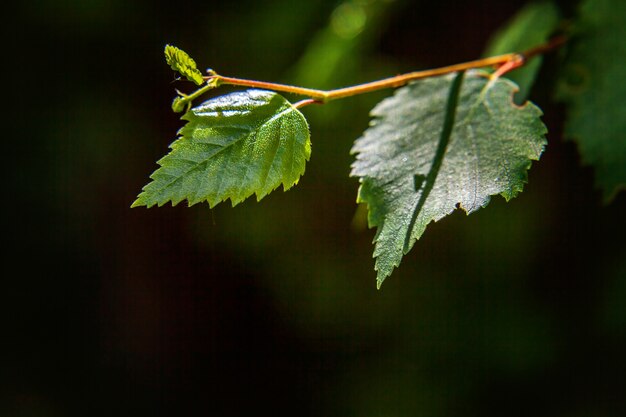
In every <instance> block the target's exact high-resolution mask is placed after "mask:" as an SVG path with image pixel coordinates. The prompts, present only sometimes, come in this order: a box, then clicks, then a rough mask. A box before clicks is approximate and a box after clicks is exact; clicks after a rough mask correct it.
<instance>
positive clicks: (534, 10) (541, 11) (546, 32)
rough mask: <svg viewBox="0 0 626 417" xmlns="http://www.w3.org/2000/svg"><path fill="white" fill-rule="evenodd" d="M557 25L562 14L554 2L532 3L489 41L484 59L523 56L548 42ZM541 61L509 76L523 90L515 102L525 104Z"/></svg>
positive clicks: (537, 59) (536, 61) (539, 58)
mask: <svg viewBox="0 0 626 417" xmlns="http://www.w3.org/2000/svg"><path fill="white" fill-rule="evenodd" d="M558 24H559V12H558V9H557V7H556V6H555V5H554V4H553V3H552V2H550V1H541V2H536V3H529V4H527V5H526V6H525V7H524V8H522V9H521V10H520V11H519V12H518V13H517V14H516V15H515V16H514V17H513V18H512V19H511V20H510V21H509V22H508V23H507V24H506V26H505V27H503V28H502V29H500V30H499V31H498V32H496V34H495V35H494V36H493V37H492V38H491V40H490V41H489V45H488V46H487V48H486V50H485V54H484V55H485V56H493V55H501V54H506V53H510V52H523V51H525V50H526V49H529V48H532V47H534V46H537V45H539V44H541V43H544V42H546V41H547V40H548V39H549V38H550V35H551V34H552V32H553V31H554V30H555V28H556V27H557V25H558ZM541 61H542V57H541V56H535V57H533V58H531V59H530V60H529V61H528V62H527V63H526V64H524V65H523V66H522V67H520V68H516V69H514V70H513V71H511V72H509V73H507V78H509V79H510V80H511V81H513V82H515V83H516V84H517V85H518V86H519V88H520V92H519V93H517V94H516V96H515V99H516V100H519V101H524V100H525V99H526V97H527V96H528V93H529V92H530V89H531V88H532V86H533V83H534V82H535V77H536V76H537V73H538V72H539V68H540V67H541Z"/></svg>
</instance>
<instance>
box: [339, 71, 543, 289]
mask: <svg viewBox="0 0 626 417" xmlns="http://www.w3.org/2000/svg"><path fill="white" fill-rule="evenodd" d="M488 77H489V75H488V74H487V73H485V72H482V71H469V72H467V73H466V74H465V75H463V73H459V74H450V75H446V76H442V77H436V78H428V79H425V80H422V81H419V82H414V83H412V84H410V85H408V86H406V87H403V88H400V89H398V90H397V91H396V93H395V95H394V96H392V97H390V98H387V99H385V100H383V101H382V102H380V103H379V104H378V105H377V106H376V107H375V108H374V109H373V110H372V113H371V114H372V116H373V117H374V119H373V120H372V121H371V123H370V127H369V128H368V129H367V130H366V131H365V133H364V134H363V136H361V137H360V138H359V139H357V140H356V142H355V144H354V147H353V148H352V153H355V154H356V161H355V162H354V163H353V165H352V173H351V175H353V176H357V177H359V178H360V182H361V186H360V188H359V195H358V199H357V201H358V202H365V203H367V205H368V209H369V215H368V223H369V225H370V227H374V226H376V227H377V231H376V236H375V238H374V243H375V248H374V257H375V258H376V270H377V271H378V277H377V283H378V287H380V285H381V284H382V282H383V281H384V280H385V278H386V277H388V276H389V275H390V274H391V272H392V271H393V269H394V268H395V267H397V266H398V265H399V264H400V260H401V259H402V256H403V255H404V254H406V253H407V252H408V251H409V250H410V249H411V247H412V246H413V244H414V243H415V241H416V240H417V239H419V238H420V236H421V235H422V233H423V232H424V230H425V229H426V226H427V225H428V223H430V222H431V221H437V220H439V219H441V218H442V217H444V216H446V215H448V214H450V213H451V212H452V211H453V210H454V209H455V208H457V207H460V208H462V209H463V210H465V211H466V212H467V213H468V214H469V213H472V212H474V211H476V210H478V209H479V208H481V207H484V206H485V205H487V203H488V202H489V199H490V196H492V195H495V194H501V195H502V196H504V198H505V199H506V200H507V201H508V200H509V199H511V198H513V197H515V196H516V195H517V193H519V192H520V191H521V190H522V188H523V185H524V183H525V182H526V179H527V174H526V171H527V170H528V168H530V165H531V160H537V159H539V156H540V155H541V152H542V151H543V148H544V146H545V144H546V141H545V138H544V135H545V133H546V128H545V126H544V125H543V123H542V122H541V120H540V116H541V114H542V113H541V110H539V108H538V107H536V106H535V105H533V104H532V103H526V104H525V105H524V106H523V107H519V106H516V105H515V104H514V103H513V102H512V96H513V93H514V92H515V90H516V86H515V85H514V84H513V83H512V82H510V81H508V80H505V79H502V78H500V79H498V80H493V81H489V78H488Z"/></svg>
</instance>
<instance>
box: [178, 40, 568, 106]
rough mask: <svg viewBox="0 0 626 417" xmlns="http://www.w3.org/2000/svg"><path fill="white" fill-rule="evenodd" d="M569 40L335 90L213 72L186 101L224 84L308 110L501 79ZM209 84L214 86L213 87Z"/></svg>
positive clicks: (550, 42) (551, 42)
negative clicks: (416, 85)
mask: <svg viewBox="0 0 626 417" xmlns="http://www.w3.org/2000/svg"><path fill="white" fill-rule="evenodd" d="M566 41H567V38H565V37H564V36H559V37H556V38H554V39H551V40H550V41H548V42H546V43H544V44H541V45H538V46H535V47H533V48H530V49H528V50H526V51H524V52H521V53H509V54H504V55H497V56H492V57H487V58H481V59H477V60H474V61H468V62H463V63H460V64H454V65H448V66H445V67H440V68H434V69H429V70H424V71H414V72H409V73H407V74H401V75H396V76H394V77H389V78H384V79H382V80H378V81H372V82H369V83H365V84H359V85H354V86H351V87H343V88H338V89H335V90H316V89H312V88H304V87H297V86H293V85H287V84H277V83H270V82H265V81H256V80H247V79H243V78H234V77H225V76H223V75H219V74H216V73H211V75H208V76H206V77H204V79H205V80H207V83H208V85H207V86H204V87H202V88H200V89H199V90H198V91H196V92H194V93H193V94H191V95H189V96H186V97H185V98H186V99H187V98H189V99H192V98H195V97H197V96H199V95H200V94H203V93H204V92H206V91H208V90H209V89H211V88H214V87H216V86H219V85H222V84H228V85H236V86H242V87H252V88H261V89H265V90H272V91H280V92H283V93H290V94H296V95H301V96H306V97H309V98H310V99H308V100H302V101H300V102H298V103H296V108H300V107H304V106H307V105H309V104H313V103H326V102H328V101H331V100H336V99H340V98H345V97H351V96H355V95H358V94H365V93H369V92H373V91H378V90H382V89H386V88H397V87H401V86H403V85H405V84H407V83H409V82H411V81H414V80H419V79H422V78H428V77H436V76H439V75H445V74H450V73H453V72H459V71H465V70H468V69H475V68H484V67H494V66H495V67H498V68H499V71H498V72H497V76H500V75H502V74H504V73H505V72H508V71H510V70H512V69H514V68H517V67H519V66H522V65H524V64H525V63H526V62H527V61H528V59H530V58H532V57H534V56H536V55H540V54H544V53H546V52H549V51H551V50H553V49H555V48H558V47H559V46H561V45H562V44H564V43H565V42H566ZM209 85H210V86H211V87H209Z"/></svg>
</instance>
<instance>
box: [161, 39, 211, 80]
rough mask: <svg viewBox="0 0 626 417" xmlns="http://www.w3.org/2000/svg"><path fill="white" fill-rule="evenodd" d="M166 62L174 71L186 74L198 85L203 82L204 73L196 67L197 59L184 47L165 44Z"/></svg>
mask: <svg viewBox="0 0 626 417" xmlns="http://www.w3.org/2000/svg"><path fill="white" fill-rule="evenodd" d="M165 62H167V65H169V66H170V67H171V68H172V69H173V70H174V71H177V72H178V73H180V75H184V76H185V77H187V79H188V80H189V81H193V82H194V83H196V84H197V85H200V84H202V82H203V81H204V80H203V79H202V73H201V72H200V71H199V70H198V68H197V67H196V61H194V60H193V58H191V57H190V56H189V55H188V54H187V52H185V51H183V50H182V49H178V48H177V47H175V46H172V45H165Z"/></svg>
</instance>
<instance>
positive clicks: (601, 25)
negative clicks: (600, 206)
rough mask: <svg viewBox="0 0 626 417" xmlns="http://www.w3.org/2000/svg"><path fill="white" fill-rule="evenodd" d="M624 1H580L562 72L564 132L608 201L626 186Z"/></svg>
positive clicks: (625, 14)
mask: <svg viewBox="0 0 626 417" xmlns="http://www.w3.org/2000/svg"><path fill="white" fill-rule="evenodd" d="M624 6H625V5H624V3H623V0H586V1H584V2H583V3H582V4H581V11H580V21H579V22H578V31H579V33H578V36H577V37H575V38H574V39H572V41H571V42H570V43H571V47H570V48H569V50H568V56H567V59H566V62H565V65H564V71H563V73H562V74H561V80H560V83H559V91H558V97H559V99H561V100H562V101H564V102H565V103H566V104H567V119H566V123H565V136H566V137H568V138H570V139H573V140H575V141H576V143H577V144H578V150H579V152H580V155H581V158H582V160H583V163H584V164H586V165H591V166H593V167H594V169H595V182H596V185H597V187H598V188H600V189H602V191H603V194H604V200H605V202H609V201H610V200H611V199H612V198H613V197H614V196H615V194H617V192H618V191H619V190H620V189H624V188H625V187H626V99H625V98H626V82H625V78H624V75H625V73H624V68H626V7H624Z"/></svg>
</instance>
